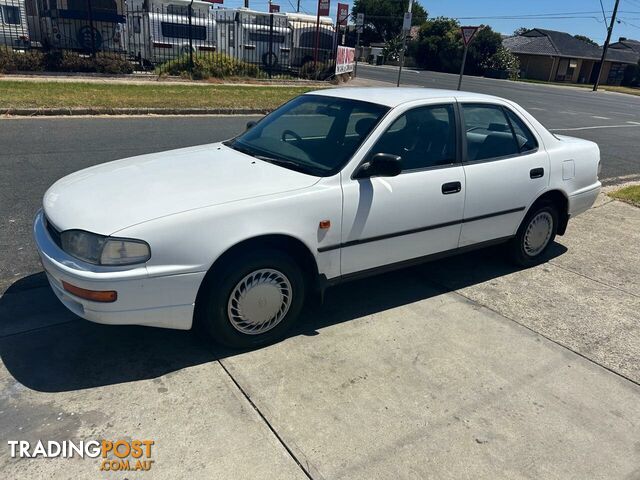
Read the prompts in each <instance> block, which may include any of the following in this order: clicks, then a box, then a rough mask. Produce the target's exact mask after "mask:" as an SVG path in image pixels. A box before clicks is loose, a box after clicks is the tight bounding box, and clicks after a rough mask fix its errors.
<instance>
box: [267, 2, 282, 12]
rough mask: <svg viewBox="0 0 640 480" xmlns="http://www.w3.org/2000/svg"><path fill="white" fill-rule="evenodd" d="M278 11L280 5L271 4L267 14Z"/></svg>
mask: <svg viewBox="0 0 640 480" xmlns="http://www.w3.org/2000/svg"><path fill="white" fill-rule="evenodd" d="M279 11H280V5H276V4H275V3H272V4H271V5H269V13H278V12H279Z"/></svg>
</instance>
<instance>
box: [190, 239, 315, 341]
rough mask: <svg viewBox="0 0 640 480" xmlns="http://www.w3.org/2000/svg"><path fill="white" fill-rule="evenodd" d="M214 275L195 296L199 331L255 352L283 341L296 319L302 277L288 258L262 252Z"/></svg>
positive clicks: (300, 303) (271, 251) (241, 257)
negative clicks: (259, 348)
mask: <svg viewBox="0 0 640 480" xmlns="http://www.w3.org/2000/svg"><path fill="white" fill-rule="evenodd" d="M235 257H236V258H234V259H232V260H230V261H227V262H225V265H224V266H222V268H221V269H219V270H214V271H213V272H212V274H213V275H211V276H210V281H207V282H206V284H205V285H203V291H202V292H201V293H200V295H199V299H198V301H199V302H202V305H196V307H197V308H198V307H200V308H198V310H197V311H198V317H199V318H197V322H198V325H199V326H200V327H201V329H203V330H204V331H205V332H206V333H207V334H208V335H209V336H210V337H211V338H212V339H213V340H215V341H216V342H218V343H221V344H223V345H225V346H227V347H231V348H255V347H260V346H264V345H268V344H271V343H274V342H276V341H278V340H280V339H282V337H283V336H284V334H285V333H286V332H287V330H288V329H289V328H290V327H291V326H292V325H293V324H294V323H295V321H296V320H297V318H298V317H299V315H300V311H301V310H302V306H303V304H304V299H305V290H306V289H305V280H304V275H303V273H302V271H301V269H300V267H299V266H298V264H297V263H296V261H295V260H294V259H293V258H291V257H290V256H289V255H287V254H286V253H284V252H282V251H280V250H276V249H261V250H254V251H252V252H246V253H243V254H242V255H236V256H235Z"/></svg>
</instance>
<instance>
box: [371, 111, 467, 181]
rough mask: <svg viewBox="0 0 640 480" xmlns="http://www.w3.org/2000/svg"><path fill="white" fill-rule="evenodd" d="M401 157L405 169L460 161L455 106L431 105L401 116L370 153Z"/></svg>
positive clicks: (403, 169)
mask: <svg viewBox="0 0 640 480" xmlns="http://www.w3.org/2000/svg"><path fill="white" fill-rule="evenodd" d="M377 153H388V154H392V155H397V156H399V157H401V159H402V160H401V162H402V171H409V170H417V169H422V168H429V167H437V166H441V165H450V164H452V163H456V121H455V113H454V109H453V105H450V104H448V105H429V106H425V107H418V108H414V109H412V110H409V111H407V112H405V113H403V114H402V115H400V116H399V117H398V118H397V119H396V120H395V121H394V122H393V123H392V124H391V126H390V127H389V128H388V129H387V130H386V131H385V132H384V133H383V134H382V135H381V136H380V138H379V139H378V141H377V142H376V144H375V145H374V146H373V148H372V149H371V151H370V152H369V157H370V158H371V157H372V156H373V155H375V154H377Z"/></svg>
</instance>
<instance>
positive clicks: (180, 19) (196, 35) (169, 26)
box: [127, 0, 216, 67]
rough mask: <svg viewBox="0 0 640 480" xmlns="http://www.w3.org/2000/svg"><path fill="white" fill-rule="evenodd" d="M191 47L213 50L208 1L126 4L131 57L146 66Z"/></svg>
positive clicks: (212, 21) (151, 0) (213, 24)
mask: <svg viewBox="0 0 640 480" xmlns="http://www.w3.org/2000/svg"><path fill="white" fill-rule="evenodd" d="M189 9H191V12H189ZM190 13H191V20H189V14H190ZM190 22H191V23H190ZM190 39H191V41H190ZM190 49H191V50H193V52H194V53H198V52H215V51H216V21H215V19H214V18H213V16H212V15H211V4H210V3H209V2H205V1H199V0H194V1H193V2H192V1H191V0H133V1H132V2H131V3H130V4H129V8H128V10H127V50H128V52H129V55H130V56H131V57H133V58H135V59H137V60H138V61H139V62H140V63H142V64H143V65H145V66H148V67H149V66H151V65H154V64H158V63H163V62H166V61H167V60H172V59H174V58H176V57H179V56H180V55H184V54H187V53H189V50H190Z"/></svg>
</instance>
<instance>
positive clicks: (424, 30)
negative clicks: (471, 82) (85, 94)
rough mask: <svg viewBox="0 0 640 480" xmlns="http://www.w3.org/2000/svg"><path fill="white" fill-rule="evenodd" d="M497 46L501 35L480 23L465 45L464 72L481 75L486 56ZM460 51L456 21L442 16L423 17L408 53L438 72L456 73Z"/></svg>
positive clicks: (458, 69) (486, 59)
mask: <svg viewBox="0 0 640 480" xmlns="http://www.w3.org/2000/svg"><path fill="white" fill-rule="evenodd" d="M501 46H502V36H501V35H500V34H499V33H497V32H494V31H493V30H492V29H491V27H488V26H482V27H481V29H480V30H479V31H478V32H477V33H476V35H475V37H474V39H473V41H472V42H471V44H470V45H469V51H468V53H467V64H466V67H465V73H468V74H470V75H482V74H483V73H484V72H485V70H486V69H487V68H488V61H489V58H491V57H492V55H494V54H495V53H496V52H497V51H498V49H499V48H500V47H501ZM463 50H464V45H463V43H462V34H461V32H460V23H458V21H457V20H455V19H453V18H446V17H438V18H435V19H432V20H427V21H426V22H425V23H424V24H423V25H422V26H421V27H420V31H419V33H418V38H417V39H416V40H415V41H412V42H411V43H410V44H409V54H410V55H411V56H413V57H414V58H415V60H416V63H417V64H418V65H420V66H421V67H424V68H426V69H428V70H436V71H440V72H449V73H457V72H459V71H460V65H461V63H462V52H463Z"/></svg>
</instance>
